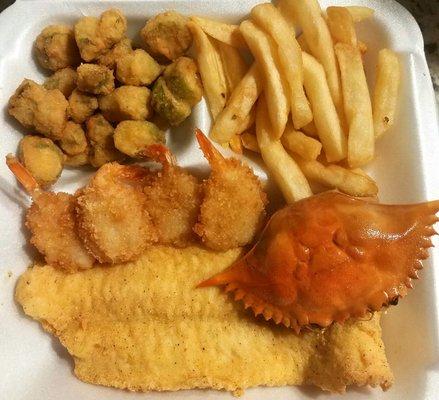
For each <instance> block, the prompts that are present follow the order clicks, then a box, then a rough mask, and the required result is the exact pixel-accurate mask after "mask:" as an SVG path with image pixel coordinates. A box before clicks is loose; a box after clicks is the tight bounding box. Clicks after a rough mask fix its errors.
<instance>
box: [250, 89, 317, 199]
mask: <svg viewBox="0 0 439 400" xmlns="http://www.w3.org/2000/svg"><path fill="white" fill-rule="evenodd" d="M271 129H272V127H271V123H270V118H269V115H268V110H267V102H266V101H265V95H264V94H262V95H261V96H260V97H259V100H258V104H257V109H256V137H257V140H258V145H259V149H260V151H261V155H262V158H263V160H264V162H265V164H266V165H267V168H268V171H269V172H270V174H271V175H272V177H273V179H274V180H275V182H276V183H277V185H278V186H279V189H280V190H281V192H282V194H283V196H284V198H285V201H286V202H287V203H293V202H295V201H297V200H300V199H303V198H305V197H309V196H311V195H312V192H311V188H310V187H309V184H308V181H307V180H306V178H305V176H304V175H303V173H302V171H301V170H300V168H299V167H298V166H297V164H296V162H295V161H294V160H293V158H292V157H291V156H290V155H289V154H288V153H287V152H286V151H285V149H284V148H283V146H282V144H281V142H280V140H279V139H274V138H273V135H272V134H271V132H270V131H271Z"/></svg>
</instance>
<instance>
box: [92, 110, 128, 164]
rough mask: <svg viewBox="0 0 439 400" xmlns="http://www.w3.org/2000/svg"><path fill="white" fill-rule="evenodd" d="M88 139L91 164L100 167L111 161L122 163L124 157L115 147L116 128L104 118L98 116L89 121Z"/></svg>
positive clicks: (100, 115)
mask: <svg viewBox="0 0 439 400" xmlns="http://www.w3.org/2000/svg"><path fill="white" fill-rule="evenodd" d="M86 125H87V137H88V139H89V140H90V144H91V149H90V154H89V160H90V164H91V165H93V167H96V168H98V167H100V166H102V165H104V164H105V163H107V162H110V161H120V160H122V159H123V158H124V155H123V154H122V153H120V152H119V151H118V150H117V149H116V148H115V147H114V141H113V134H114V128H113V127H112V126H111V124H110V123H109V122H108V121H107V120H106V119H105V118H104V117H103V115H102V114H96V115H93V116H92V117H90V118H89V119H88V120H87V123H86Z"/></svg>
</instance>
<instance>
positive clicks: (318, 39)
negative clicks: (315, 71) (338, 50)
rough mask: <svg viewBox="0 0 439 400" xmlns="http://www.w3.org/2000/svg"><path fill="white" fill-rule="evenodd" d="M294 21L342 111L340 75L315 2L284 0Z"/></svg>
mask: <svg viewBox="0 0 439 400" xmlns="http://www.w3.org/2000/svg"><path fill="white" fill-rule="evenodd" d="M285 3H286V6H287V5H288V7H290V9H291V12H292V13H293V15H294V17H295V20H296V21H297V22H298V24H299V25H300V26H301V27H302V30H303V36H304V37H305V40H306V43H307V44H308V46H309V48H310V50H311V54H312V55H313V56H314V57H315V58H317V60H318V61H319V62H320V63H321V64H322V66H323V68H324V70H325V72H326V76H327V79H328V86H329V90H330V91H331V97H332V100H333V101H334V104H335V107H336V109H337V110H341V109H342V97H341V87H340V75H339V72H338V68H337V61H336V59H335V54H334V46H333V42H332V38H331V34H330V33H329V29H328V26H327V25H326V22H325V20H324V18H323V16H322V10H321V8H320V5H319V3H318V1H317V0H285Z"/></svg>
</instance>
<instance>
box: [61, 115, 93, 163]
mask: <svg viewBox="0 0 439 400" xmlns="http://www.w3.org/2000/svg"><path fill="white" fill-rule="evenodd" d="M59 146H60V147H61V149H62V150H63V151H64V153H66V154H67V155H70V156H76V155H78V154H81V153H83V152H85V150H86V149H87V138H86V137H85V132H84V130H83V129H82V127H81V125H79V124H76V123H75V122H72V121H67V124H66V127H65V128H64V132H63V137H62V138H61V139H60V140H59Z"/></svg>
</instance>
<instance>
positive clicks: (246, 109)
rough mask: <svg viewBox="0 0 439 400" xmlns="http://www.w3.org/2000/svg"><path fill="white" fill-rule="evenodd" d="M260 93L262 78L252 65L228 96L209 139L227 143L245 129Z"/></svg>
mask: <svg viewBox="0 0 439 400" xmlns="http://www.w3.org/2000/svg"><path fill="white" fill-rule="evenodd" d="M261 91H262V76H261V73H260V72H259V68H258V66H257V65H256V63H254V64H253V65H252V66H251V68H250V69H249V70H248V72H247V73H246V74H245V76H244V78H242V80H241V82H239V84H238V86H236V88H235V90H234V91H233V92H232V94H231V95H230V98H229V101H228V102H227V105H226V107H225V108H224V110H223V111H221V113H220V114H219V115H218V117H217V119H216V120H215V122H214V124H213V126H212V129H211V131H210V137H211V139H212V140H214V141H215V142H217V143H227V142H228V141H229V140H230V139H231V138H232V137H233V136H234V135H236V134H238V133H240V132H242V131H243V130H245V129H247V128H244V129H243V126H247V125H248V123H249V118H251V116H249V115H250V114H251V112H252V107H253V105H254V104H255V103H256V100H257V99H258V96H259V94H260V93H261Z"/></svg>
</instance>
